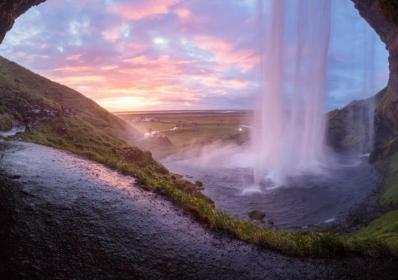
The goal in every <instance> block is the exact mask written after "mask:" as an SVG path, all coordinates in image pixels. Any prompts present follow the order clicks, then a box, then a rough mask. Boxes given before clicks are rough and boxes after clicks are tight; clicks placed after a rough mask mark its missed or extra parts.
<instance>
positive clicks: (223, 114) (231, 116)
mask: <svg viewBox="0 0 398 280" xmlns="http://www.w3.org/2000/svg"><path fill="white" fill-rule="evenodd" d="M117 115H118V116H119V117H121V118H122V119H124V120H125V121H127V122H129V123H130V124H131V125H132V126H133V127H134V128H135V129H137V130H138V131H140V132H141V133H143V134H146V135H147V136H148V137H153V138H155V139H156V138H159V137H163V138H167V142H168V143H169V145H168V146H167V147H166V146H165V145H161V143H159V141H153V142H152V145H151V144H148V143H150V142H151V141H147V142H146V147H147V148H148V149H149V150H151V151H152V152H154V153H155V154H158V155H159V154H160V156H163V155H168V154H171V153H179V152H184V151H185V150H187V149H192V148H193V147H195V146H203V145H206V144H210V143H212V142H215V141H235V142H238V143H239V144H241V142H244V141H245V140H247V135H248V126H249V125H250V122H251V117H252V116H251V113H250V112H249V111H176V112H173V111H168V112H137V113H122V114H117ZM149 140H150V139H149ZM239 141H240V142H239ZM163 142H164V141H163ZM144 146H145V145H144Z"/></svg>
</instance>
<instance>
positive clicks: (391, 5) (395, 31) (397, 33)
mask: <svg viewBox="0 0 398 280" xmlns="http://www.w3.org/2000/svg"><path fill="white" fill-rule="evenodd" d="M352 1H353V2H354V3H355V7H356V8H357V9H358V11H359V13H360V14H361V16H362V17H363V18H364V19H365V20H366V21H367V22H368V23H369V24H370V26H371V27H372V28H373V29H374V30H375V31H376V32H377V34H378V35H379V36H380V38H381V40H382V41H383V42H384V43H385V44H386V48H387V50H388V53H389V65H390V66H389V67H390V78H389V82H388V93H387V95H386V97H385V99H384V100H383V102H382V103H381V107H380V109H381V110H382V114H383V115H384V117H385V118H386V120H388V121H389V122H390V124H391V125H392V126H393V127H394V128H395V129H397V128H398V0H352Z"/></svg>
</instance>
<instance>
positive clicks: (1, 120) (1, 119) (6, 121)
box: [0, 114, 12, 131]
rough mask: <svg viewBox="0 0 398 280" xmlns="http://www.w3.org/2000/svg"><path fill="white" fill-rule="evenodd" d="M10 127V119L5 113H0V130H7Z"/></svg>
mask: <svg viewBox="0 0 398 280" xmlns="http://www.w3.org/2000/svg"><path fill="white" fill-rule="evenodd" d="M11 128H12V121H11V119H10V117H9V116H8V115H7V114H3V115H0V131H7V130H10V129H11Z"/></svg>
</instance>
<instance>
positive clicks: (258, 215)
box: [247, 210, 265, 221]
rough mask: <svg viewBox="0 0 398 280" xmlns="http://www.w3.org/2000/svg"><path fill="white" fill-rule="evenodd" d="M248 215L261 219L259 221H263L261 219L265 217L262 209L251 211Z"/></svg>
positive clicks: (253, 218) (254, 218)
mask: <svg viewBox="0 0 398 280" xmlns="http://www.w3.org/2000/svg"><path fill="white" fill-rule="evenodd" d="M247 215H248V216H249V218H250V219H252V220H259V221H261V220H263V219H264V218H265V213H264V212H262V211H258V210H253V211H250V212H249V213H248V214H247Z"/></svg>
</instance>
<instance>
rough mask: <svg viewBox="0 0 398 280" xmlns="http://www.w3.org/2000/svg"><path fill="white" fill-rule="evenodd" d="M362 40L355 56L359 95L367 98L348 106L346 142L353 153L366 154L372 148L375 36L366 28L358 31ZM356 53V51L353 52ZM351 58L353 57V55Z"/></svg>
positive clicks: (374, 106) (374, 105) (374, 107)
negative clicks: (359, 75)
mask: <svg viewBox="0 0 398 280" xmlns="http://www.w3.org/2000/svg"><path fill="white" fill-rule="evenodd" d="M360 32H361V33H362V36H361V38H362V40H360V42H359V44H360V45H361V47H362V52H361V53H360V55H359V56H356V59H358V60H360V61H357V63H358V64H360V65H362V69H363V72H362V75H361V77H360V90H361V95H362V96H366V97H368V98H367V99H365V100H361V101H356V102H353V103H352V104H350V105H349V106H348V113H347V117H346V135H347V136H346V138H347V139H346V142H348V143H350V146H351V147H352V149H353V152H354V153H357V154H367V153H370V152H371V151H372V150H373V146H374V131H375V126H374V120H375V109H376V99H375V98H374V95H375V93H376V86H375V78H374V77H375V67H376V65H375V64H376V59H375V52H376V51H375V47H376V39H377V38H376V35H375V33H374V32H373V31H372V30H371V29H370V28H369V27H367V26H363V27H362V28H361V30H360ZM355 51H356V50H355ZM353 57H355V56H354V55H353Z"/></svg>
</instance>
